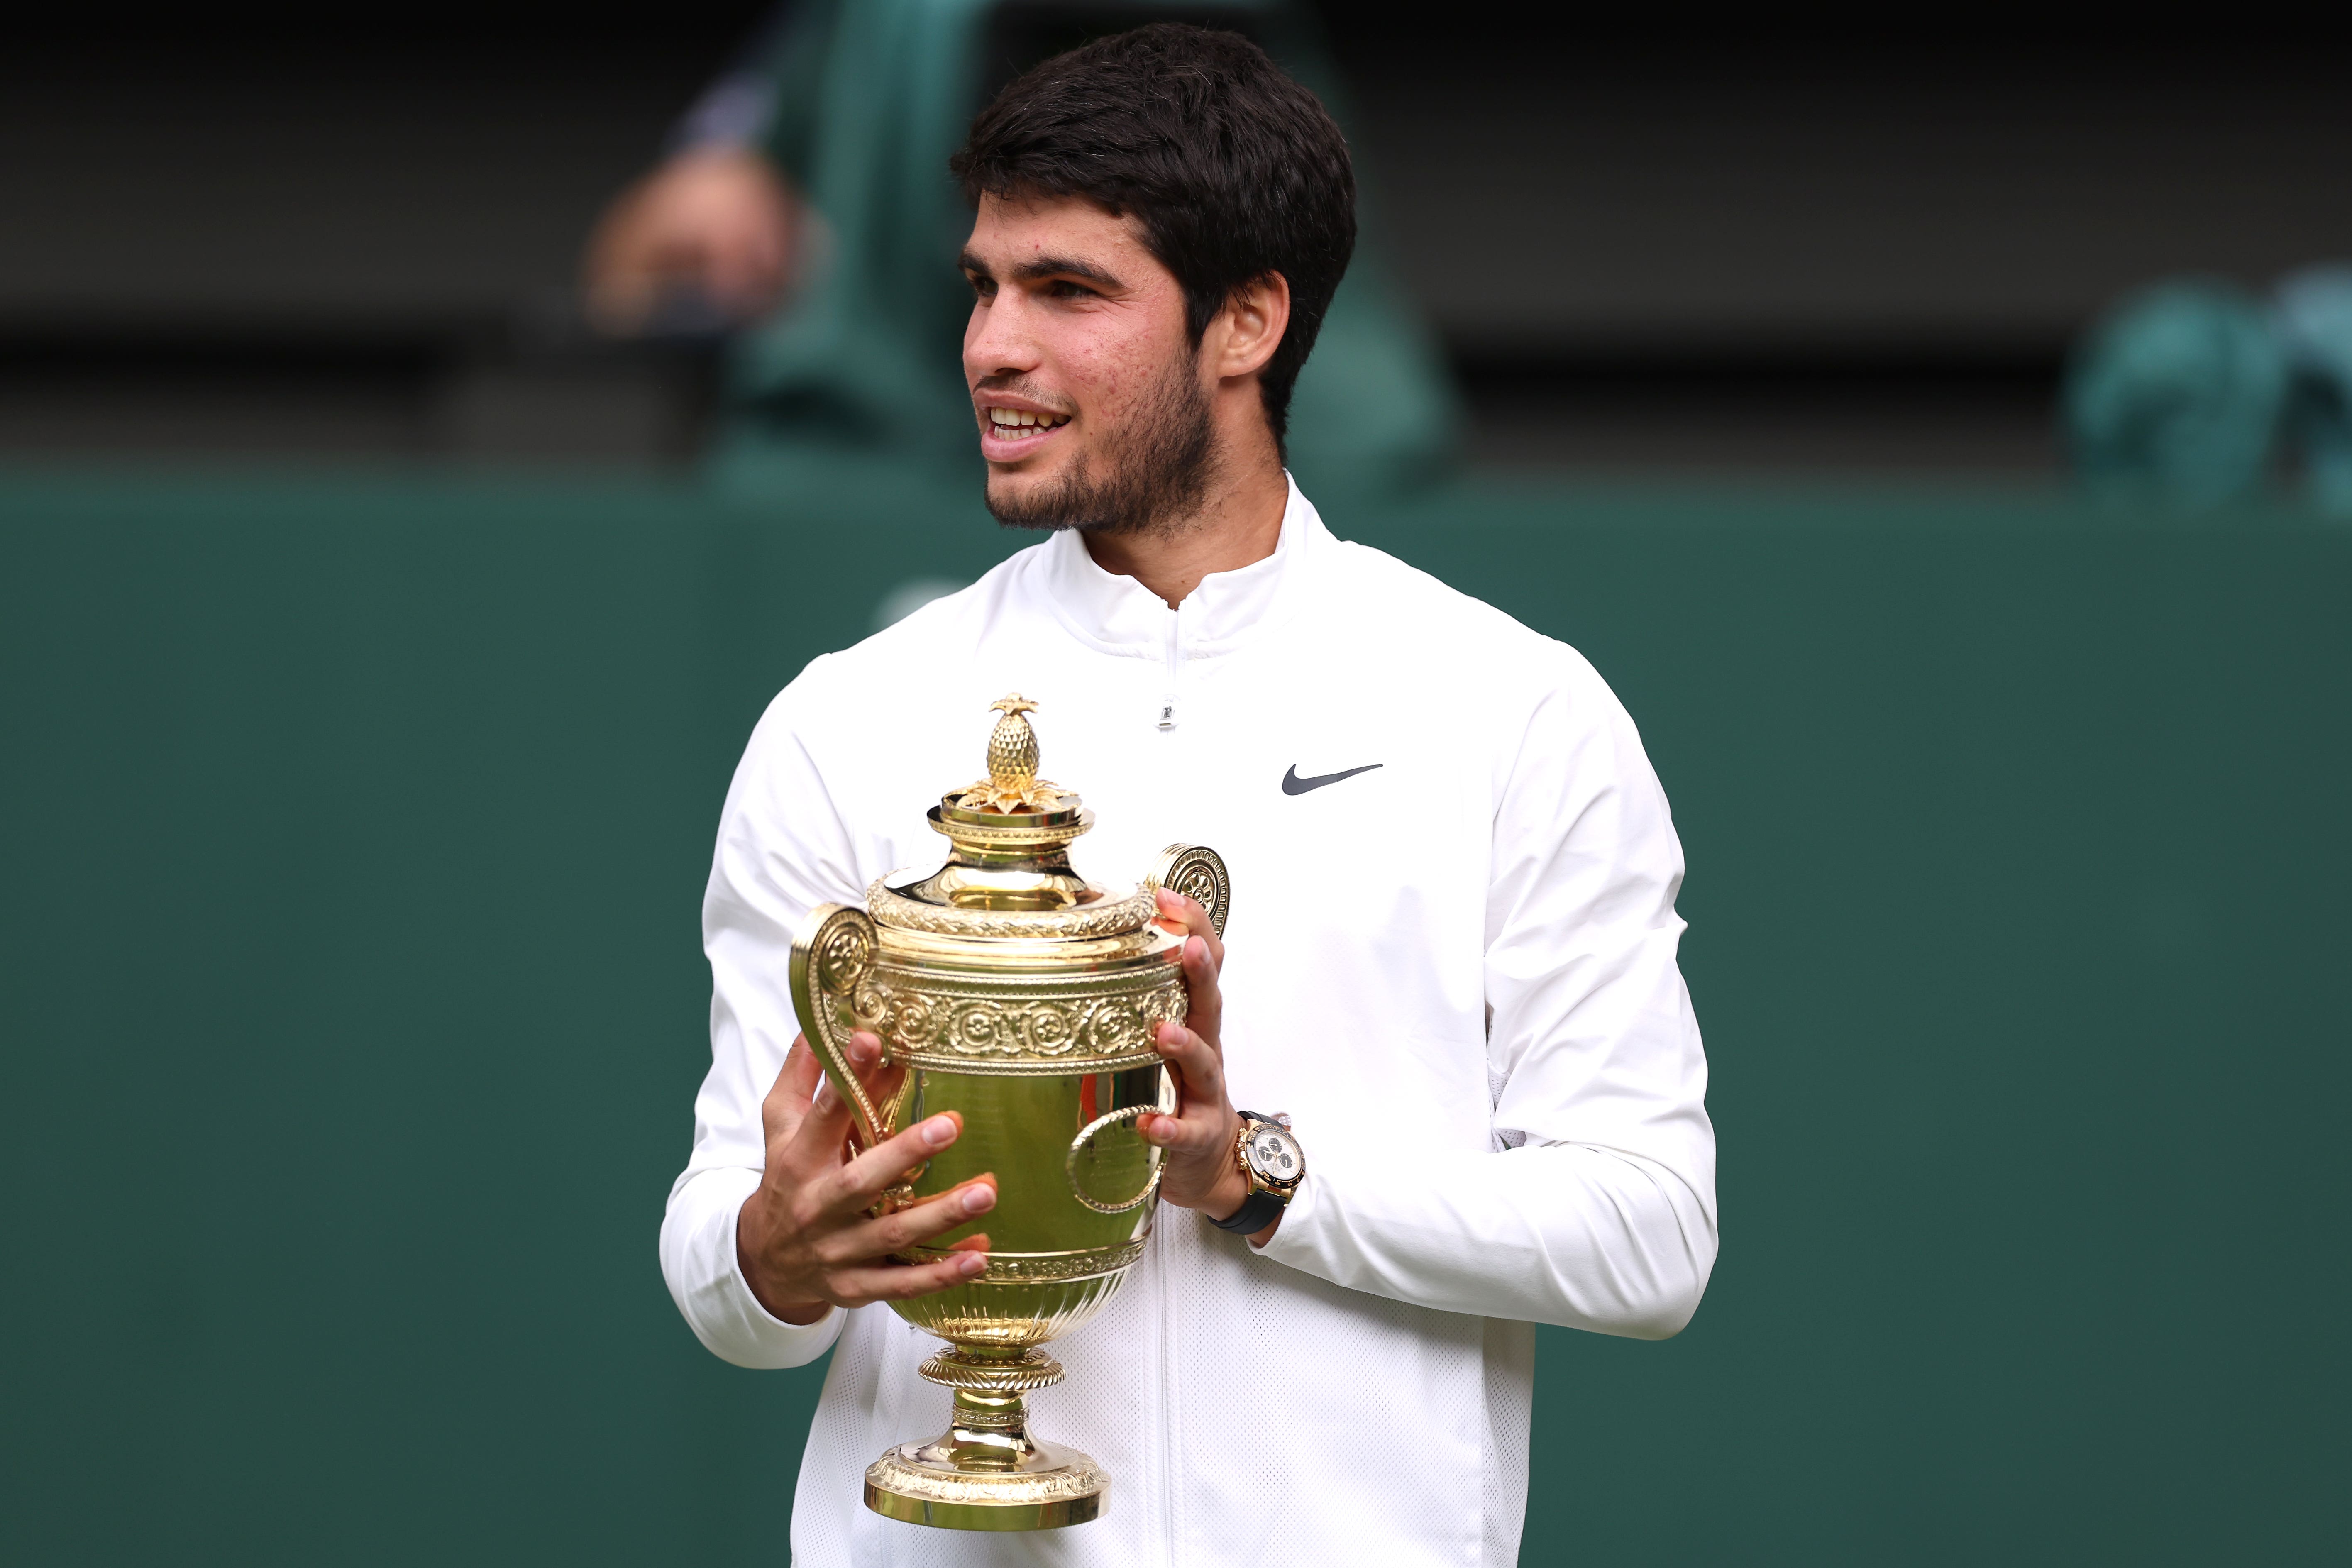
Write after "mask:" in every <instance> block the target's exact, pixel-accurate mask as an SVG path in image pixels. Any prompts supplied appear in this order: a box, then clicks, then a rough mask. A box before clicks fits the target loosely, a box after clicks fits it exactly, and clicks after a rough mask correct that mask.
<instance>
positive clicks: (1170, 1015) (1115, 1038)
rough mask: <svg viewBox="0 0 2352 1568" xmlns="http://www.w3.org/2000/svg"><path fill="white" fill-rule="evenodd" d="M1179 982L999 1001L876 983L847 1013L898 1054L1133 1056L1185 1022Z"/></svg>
mask: <svg viewBox="0 0 2352 1568" xmlns="http://www.w3.org/2000/svg"><path fill="white" fill-rule="evenodd" d="M1186 1003H1187V998H1186V996H1185V994H1184V987H1183V985H1182V984H1170V985H1161V986H1158V987H1155V988H1154V989H1152V990H1150V991H1145V992H1139V993H1133V994H1128V995H1124V996H1095V997H1067V998H1063V999H1060V1000H1055V1001H1039V1002H998V1001H990V1000H985V999H979V998H963V999H958V998H953V997H944V996H924V995H921V994H917V993H915V992H911V991H901V990H899V989H898V988H897V987H895V986H892V985H889V984H883V983H879V982H877V983H875V984H867V985H863V986H860V987H859V988H858V989H857V990H856V992H855V993H854V994H852V996H851V998H850V1010H851V1012H852V1013H854V1014H855V1015H856V1018H857V1022H858V1026H860V1027H861V1028H867V1029H872V1030H873V1031H874V1032H875V1033H876V1034H877V1035H880V1036H881V1037H883V1038H884V1039H885V1040H887V1041H888V1042H889V1044H890V1046H891V1047H892V1048H893V1049H894V1051H930V1052H942V1053H946V1054H949V1055H952V1056H959V1057H967V1058H981V1059H999V1060H1002V1059H1007V1058H1037V1057H1043V1058H1056V1059H1058V1058H1091V1057H1118V1056H1129V1055H1132V1054H1134V1053H1135V1052H1137V1051H1139V1050H1141V1049H1143V1048H1144V1046H1145V1044H1146V1043H1147V1042H1148V1041H1149V1040H1150V1037H1151V1033H1152V1031H1153V1030H1154V1029H1155V1028H1157V1027H1158V1026H1160V1024H1163V1023H1178V1022H1181V1021H1182V1019H1183V1017H1184V1013H1185V1009H1186Z"/></svg>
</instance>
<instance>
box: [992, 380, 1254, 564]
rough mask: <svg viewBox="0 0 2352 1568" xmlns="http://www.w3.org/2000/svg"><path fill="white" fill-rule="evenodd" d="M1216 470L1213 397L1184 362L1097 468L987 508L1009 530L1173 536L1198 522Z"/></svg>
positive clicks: (1069, 471)
mask: <svg viewBox="0 0 2352 1568" xmlns="http://www.w3.org/2000/svg"><path fill="white" fill-rule="evenodd" d="M1216 468H1217V442H1216V428H1215V426H1213V424H1212V423H1211V422H1210V419H1209V398H1208V395H1207V394H1206V393H1204V392H1202V390H1201V383H1200V379H1199V376H1198V374H1197V371H1196V366H1195V364H1194V363H1193V360H1192V358H1191V357H1189V356H1180V357H1178V358H1177V359H1176V360H1175V361H1174V362H1173V363H1171V364H1170V366H1169V368H1168V374H1165V375H1164V376H1162V377H1161V378H1160V384H1159V385H1158V386H1156V387H1154V388H1153V389H1152V391H1151V394H1150V396H1149V397H1148V398H1146V399H1145V400H1144V401H1143V402H1142V403H1141V404H1140V405H1139V406H1138V407H1137V409H1136V412H1135V418H1134V422H1133V423H1132V424H1131V425H1130V426H1129V427H1128V431H1127V433H1126V434H1125V435H1124V436H1123V437H1120V438H1119V439H1118V441H1117V442H1116V443H1114V444H1109V445H1108V446H1107V448H1106V450H1104V451H1103V452H1102V453H1101V455H1100V458H1099V459H1098V460H1087V461H1081V462H1076V463H1073V464H1071V465H1070V466H1069V467H1068V468H1066V470H1065V471H1064V472H1063V474H1062V476H1061V477H1060V478H1059V479H1055V480H1054V481H1053V482H1052V483H1051V484H1049V485H1045V486H1043V487H1040V488H1038V489H1031V490H1029V491H1027V492H1026V493H1024V494H1020V495H1015V496H1008V497H1005V498H1003V499H1002V500H1000V499H999V498H998V497H997V495H996V494H995V492H994V488H993V487H991V488H990V489H989V491H988V492H987V495H986V500H987V502H988V510H989V512H990V514H991V515H992V516H993V517H994V518H995V519H996V521H999V522H1001V523H1003V524H1004V525H1005V526H1006V527H1007V528H1030V529H1036V530H1038V531H1045V532H1050V531H1055V530H1059V529H1065V528H1074V529H1080V530H1084V531H1088V532H1095V533H1139V534H1155V533H1156V534H1173V533H1180V532H1181V531H1183V530H1184V527H1185V525H1186V524H1187V523H1188V522H1190V521H1192V519H1193V518H1195V517H1197V516H1198V515H1199V513H1200V510H1201V502H1202V500H1203V499H1204V498H1205V497H1206V496H1207V495H1208V493H1209V483H1210V480H1211V479H1213V477H1214V476H1215V473H1216Z"/></svg>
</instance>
